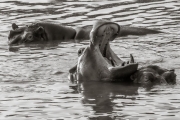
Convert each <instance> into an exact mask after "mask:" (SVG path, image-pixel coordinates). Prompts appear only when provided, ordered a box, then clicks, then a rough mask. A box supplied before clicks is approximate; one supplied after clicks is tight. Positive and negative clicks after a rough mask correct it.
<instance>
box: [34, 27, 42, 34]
mask: <svg viewBox="0 0 180 120" xmlns="http://www.w3.org/2000/svg"><path fill="white" fill-rule="evenodd" d="M35 32H36V33H37V34H42V33H43V32H44V28H43V27H38V28H37V29H36V31H35Z"/></svg>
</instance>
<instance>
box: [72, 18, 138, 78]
mask: <svg viewBox="0 0 180 120" xmlns="http://www.w3.org/2000/svg"><path fill="white" fill-rule="evenodd" d="M119 31H120V26H119V25H118V24H116V23H114V22H109V21H105V20H99V21H97V22H96V23H95V24H94V26H93V28H92V30H91V32H90V44H89V46H88V47H86V48H83V49H80V50H79V51H78V54H79V58H78V64H77V66H75V67H74V68H72V69H70V78H71V79H72V78H73V77H74V76H73V74H75V75H76V78H77V80H91V81H122V80H123V78H126V77H128V76H130V75H131V74H133V73H134V72H136V70H137V68H138V64H137V63H134V59H133V56H132V55H130V56H131V60H130V62H126V64H125V63H124V62H123V61H122V60H121V59H120V58H119V57H118V56H117V55H116V54H115V53H114V52H113V51H112V50H111V48H110V44H109V42H110V41H112V40H114V39H115V37H116V36H117V35H118V33H119Z"/></svg>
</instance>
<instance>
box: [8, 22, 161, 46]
mask: <svg viewBox="0 0 180 120" xmlns="http://www.w3.org/2000/svg"><path fill="white" fill-rule="evenodd" d="M91 29H92V26H87V27H79V28H71V27H66V26H62V25H59V24H53V23H43V22H39V23H33V24H31V25H29V26H25V27H18V26H17V25H16V24H15V23H13V24H12V30H10V32H9V36H8V40H9V41H8V43H9V45H12V44H22V43H34V42H35V43H36V42H40V43H41V42H43V41H46V42H47V41H52V40H60V41H63V40H72V39H73V40H75V39H76V40H84V39H89V33H90V31H91ZM155 33H160V31H157V30H150V29H146V28H137V27H127V26H121V30H120V31H119V33H118V34H117V36H119V37H120V36H126V35H146V34H155Z"/></svg>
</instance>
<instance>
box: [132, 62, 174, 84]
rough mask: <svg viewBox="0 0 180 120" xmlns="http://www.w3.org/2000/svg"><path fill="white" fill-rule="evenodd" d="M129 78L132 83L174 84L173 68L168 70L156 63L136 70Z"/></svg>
mask: <svg viewBox="0 0 180 120" xmlns="http://www.w3.org/2000/svg"><path fill="white" fill-rule="evenodd" d="M131 79H132V80H133V82H134V83H139V84H142V85H152V84H175V83H176V74H175V73H174V70H168V69H164V68H161V67H159V66H156V65H149V66H146V67H142V68H140V69H138V70H137V72H135V73H134V74H133V75H132V76H131Z"/></svg>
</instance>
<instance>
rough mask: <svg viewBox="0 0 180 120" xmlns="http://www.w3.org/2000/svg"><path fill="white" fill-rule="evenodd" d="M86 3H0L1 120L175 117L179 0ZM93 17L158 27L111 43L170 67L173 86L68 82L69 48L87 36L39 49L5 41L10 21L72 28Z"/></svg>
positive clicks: (73, 58) (121, 51)
mask: <svg viewBox="0 0 180 120" xmlns="http://www.w3.org/2000/svg"><path fill="white" fill-rule="evenodd" d="M64 1H65V0H64ZM94 1H95V0H94ZM94 1H93V2H83V1H77V2H61V1H60V0H59V1H58V0H17V1H15V0H1V1H0V25H1V26H0V41H1V42H0V119H1V120H149V119H152V120H154V119H158V120H179V119H180V1H179V0H119V1H117V0H114V1H99V2H94ZM101 18H107V19H110V20H111V21H113V22H117V23H118V24H120V25H129V26H137V27H147V28H152V29H156V30H161V31H164V32H165V33H161V34H156V35H145V36H127V37H121V38H117V39H116V40H114V41H113V42H111V47H112V49H113V50H114V51H115V53H116V54H117V55H118V56H119V57H121V58H122V59H123V60H127V59H128V58H129V54H133V55H134V58H135V60H136V61H137V62H139V64H140V65H139V66H145V65H150V64H154V65H159V66H161V67H164V68H174V69H175V72H176V74H177V84H176V85H168V86H166V85H163V86H158V85H157V86H154V87H152V88H149V89H146V88H143V87H135V86H125V85H121V84H119V83H101V82H94V83H92V82H84V83H80V84H72V83H70V82H69V80H68V70H69V68H71V67H72V66H73V65H74V64H75V63H76V62H77V50H78V49H79V48H81V47H84V46H87V45H88V44H89V41H83V42H80V43H76V42H62V43H59V44H58V45H52V44H49V45H46V46H44V47H43V46H39V45H34V46H24V45H20V46H15V47H14V48H10V47H9V46H8V44H7V35H8V31H9V30H10V29H11V24H12V23H16V24H18V25H20V26H23V25H26V24H30V23H32V22H35V21H50V22H54V23H61V24H63V25H67V26H72V27H75V26H79V27H80V26H86V25H92V24H93V22H94V20H96V19H101Z"/></svg>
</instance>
